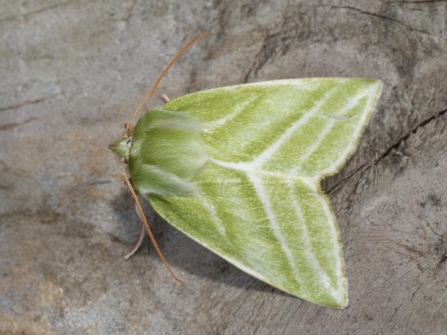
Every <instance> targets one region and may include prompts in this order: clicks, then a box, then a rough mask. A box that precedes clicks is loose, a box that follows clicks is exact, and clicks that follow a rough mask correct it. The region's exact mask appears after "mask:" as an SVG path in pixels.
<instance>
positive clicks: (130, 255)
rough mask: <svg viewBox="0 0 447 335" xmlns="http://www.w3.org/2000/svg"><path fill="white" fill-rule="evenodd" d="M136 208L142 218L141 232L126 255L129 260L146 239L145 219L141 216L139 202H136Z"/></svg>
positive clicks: (125, 257)
mask: <svg viewBox="0 0 447 335" xmlns="http://www.w3.org/2000/svg"><path fill="white" fill-rule="evenodd" d="M135 210H136V211H137V215H138V217H139V219H140V232H139V233H138V239H137V241H136V242H135V244H134V245H133V246H132V248H130V249H129V250H128V251H127V252H126V254H125V255H124V259H125V260H126V261H127V260H128V259H129V258H130V257H132V256H133V255H134V254H135V253H136V252H137V251H138V249H140V247H141V244H142V243H143V239H144V235H145V230H144V225H143V219H142V218H141V215H140V211H139V210H138V207H137V204H135Z"/></svg>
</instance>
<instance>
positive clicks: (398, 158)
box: [0, 0, 447, 334]
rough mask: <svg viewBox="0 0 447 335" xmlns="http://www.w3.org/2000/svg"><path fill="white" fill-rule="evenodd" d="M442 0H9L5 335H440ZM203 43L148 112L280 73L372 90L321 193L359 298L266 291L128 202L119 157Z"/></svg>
mask: <svg viewBox="0 0 447 335" xmlns="http://www.w3.org/2000/svg"><path fill="white" fill-rule="evenodd" d="M446 25H447V3H446V2H445V1H428V0H427V1H416V0H414V1H394V2H391V1H385V0H382V1H369V0H357V1H353V0H351V1H349V0H339V1H337V0H326V1H325V0H321V1H304V0H303V1H286V0H275V1H262V0H258V1H256V0H253V1H249V0H244V1H236V0H234V1H226V0H214V1H211V0H210V1H197V0H177V1H173V0H169V1H143V0H138V1H119V0H110V1H106V0H103V1H99V0H96V1H91V0H89V1H86V0H73V1H56V0H34V1H21V0H20V1H19V0H0V33H1V40H0V78H1V79H0V143H1V149H0V277H1V279H0V333H1V334H304V333H309V334H378V333H380V334H390V333H392V334H422V333H424V334H444V333H445V329H447V318H446V310H447V302H446V301H447V300H446V299H447V262H446V259H447V222H446V216H447V207H446V206H447V198H446V190H447V172H446V171H447V153H446V150H447V145H446V144H447V132H446V121H447V115H446V114H445V112H446V111H447V43H446V37H447V27H446ZM204 30H209V31H210V32H211V34H210V35H208V36H207V37H204V38H202V39H201V40H199V41H198V42H197V43H196V44H195V45H194V46H193V47H192V48H191V49H190V50H189V51H188V52H187V53H186V54H185V55H184V56H183V57H182V58H181V59H180V60H179V61H178V63H177V64H176V65H175V66H174V68H173V69H172V70H171V72H170V73H169V74H168V75H167V77H166V78H165V79H164V80H163V81H162V83H161V85H160V87H159V89H158V90H157V93H156V94H155V96H154V97H153V98H152V100H151V101H150V102H149V104H148V107H153V106H156V105H160V104H162V101H161V99H160V96H161V94H163V93H164V94H167V95H168V96H170V97H171V98H173V97H177V96H181V95H183V94H185V93H188V92H193V91H196V90H201V89H206V88H211V87H219V86H224V85H230V84H240V83H245V82H254V81H261V80H270V79H281V78H300V77H319V76H324V77H326V76H342V77H374V78H380V79H382V81H383V82H384V84H385V86H384V93H383V96H382V98H381V100H380V103H379V106H378V110H377V112H376V113H375V114H374V116H373V117H372V120H371V122H370V124H369V126H368V128H367V131H366V133H365V135H364V136H363V138H362V141H361V143H360V145H359V150H358V151H357V152H356V153H355V155H354V156H353V157H352V158H351V160H350V161H349V162H348V164H347V165H346V167H345V168H344V169H343V170H342V171H341V172H340V173H339V174H337V175H336V176H334V177H331V178H329V179H327V180H326V181H325V182H324V185H323V186H324V189H325V190H326V192H327V193H328V194H329V197H330V199H331V203H332V204H333V207H334V211H335V213H336V216H337V218H338V221H339V225H340V229H341V234H342V240H343V242H344V250H345V257H346V263H347V275H348V279H349V284H350V286H349V287H350V301H351V303H350V305H349V307H348V308H347V309H346V310H342V311H339V310H331V309H327V308H323V307H319V306H316V305H313V304H311V303H308V302H305V301H302V300H300V299H297V298H295V297H292V296H290V295H287V294H284V293H282V292H280V291H278V290H276V289H273V288H272V287H270V286H269V285H267V284H264V283H262V282H260V281H258V280H256V279H254V278H252V277H250V276H249V275H246V274H245V273H243V272H242V271H240V270H238V269H236V268H235V267H233V266H231V265H229V264H228V263H227V262H226V261H224V260H222V259H220V258H219V257H217V256H215V255H214V254H212V253H211V252H209V251H207V250H206V249H204V248H203V247H201V246H200V245H198V244H196V243H195V242H193V241H192V240H190V239H188V238H187V237H185V236H184V235H182V234H181V233H179V232H178V231H176V230H175V229H173V228H171V227H170V226H169V224H167V223H166V222H164V221H163V220H162V219H161V218H160V217H158V216H157V215H156V214H154V213H153V211H152V210H151V209H150V208H148V206H146V207H147V208H146V209H147V213H148V218H149V221H150V223H151V224H152V226H153V227H154V231H155V235H156V238H157V240H158V242H159V244H160V247H161V248H162V250H163V252H164V254H165V256H166V258H167V259H168V260H169V262H170V264H171V265H172V267H173V268H174V270H175V271H176V273H177V274H178V275H179V276H180V277H181V278H182V279H183V280H184V281H185V285H179V284H177V283H176V282H175V281H174V280H172V279H171V278H170V276H169V274H168V273H167V271H166V270H165V268H164V266H163V264H162V263H161V262H160V260H159V259H158V257H157V256H156V255H155V253H154V251H153V248H152V247H151V246H150V245H149V243H147V242H146V243H145V244H144V247H143V249H142V250H141V251H140V252H139V253H138V254H137V255H136V256H135V257H133V258H132V259H131V260H129V261H127V262H125V261H124V260H123V258H122V256H123V254H124V252H125V251H126V250H127V248H129V247H130V245H131V244H132V242H133V241H134V239H135V237H136V235H137V232H138V218H137V216H136V214H135V212H134V208H133V201H132V199H131V197H130V195H129V193H128V191H127V190H126V187H125V186H124V185H123V180H122V176H121V172H120V166H119V163H118V162H117V160H116V159H115V158H114V157H113V155H112V154H111V152H110V151H109V150H108V148H107V146H108V144H109V143H110V142H112V141H113V140H114V139H115V138H116V137H117V136H119V135H120V134H121V133H122V131H123V128H122V127H123V124H124V122H126V121H127V120H128V118H129V117H130V115H131V114H132V112H133V111H134V110H135V109H136V107H137V106H138V104H139V103H140V102H141V100H142V98H143V96H144V95H145V94H146V91H147V90H148V88H149V87H150V85H151V83H153V81H154V80H155V78H156V77H157V76H158V74H160V72H161V71H162V69H163V68H164V66H165V65H166V64H167V63H168V61H169V60H170V59H171V58H172V57H173V56H174V54H175V53H176V52H177V51H178V50H179V49H180V48H181V47H182V46H183V45H184V44H185V43H186V42H187V41H188V40H189V39H191V38H192V37H193V36H195V35H196V34H197V33H198V32H200V31H204Z"/></svg>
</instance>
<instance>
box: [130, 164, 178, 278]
mask: <svg viewBox="0 0 447 335" xmlns="http://www.w3.org/2000/svg"><path fill="white" fill-rule="evenodd" d="M121 168H122V169H123V174H124V178H125V179H126V184H127V186H128V187H129V190H130V193H132V196H133V199H134V200H135V205H136V206H137V209H138V213H139V216H140V219H141V220H142V221H143V223H144V226H145V228H146V231H147V233H148V235H149V238H150V239H151V242H152V244H153V245H154V248H155V251H156V252H157V254H158V256H159V257H160V259H161V261H162V262H163V264H164V265H165V266H166V269H168V271H169V273H170V274H171V276H172V278H174V279H175V280H176V281H178V282H179V283H181V284H183V281H182V280H181V279H180V278H178V277H177V276H176V275H175V273H174V271H172V269H171V267H170V266H169V264H168V262H167V261H166V259H165V257H164V256H163V254H162V253H161V250H160V248H159V247H158V244H157V241H155V237H154V235H153V234H152V231H151V228H149V224H148V223H147V220H146V217H145V216H144V213H143V209H142V208H141V205H140V202H139V201H138V197H137V194H136V193H135V191H134V189H133V187H132V185H131V184H130V181H129V179H128V178H127V175H126V169H125V168H124V161H121Z"/></svg>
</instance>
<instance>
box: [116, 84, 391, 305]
mask: <svg viewBox="0 0 447 335" xmlns="http://www.w3.org/2000/svg"><path fill="white" fill-rule="evenodd" d="M381 90H382V83H381V81H379V80H375V79H345V78H310V79H288V80H275V81H267V82H259V83H253V84H245V85H237V86H230V87H221V88H216V89H211V90H207V91H201V92H196V93H193V94H188V95H185V96H182V97H180V98H177V99H174V100H171V101H169V102H168V103H167V104H165V105H164V106H162V107H158V108H155V109H153V110H150V111H148V112H147V113H146V114H144V115H143V116H142V117H141V118H140V119H139V121H138V122H137V124H136V126H135V128H134V129H131V128H130V127H128V128H127V129H128V130H127V131H126V134H125V135H124V136H123V137H122V138H120V139H118V140H117V141H116V142H115V143H114V144H113V145H112V146H111V149H112V150H113V151H114V152H115V154H117V155H118V156H119V157H120V158H122V160H123V162H124V163H125V164H126V165H127V169H128V173H129V175H130V182H131V184H132V186H133V188H134V189H135V190H136V191H137V192H138V193H139V194H141V195H142V196H144V197H146V198H147V199H148V200H149V202H150V204H151V205H152V207H153V208H154V209H155V211H156V212H157V213H158V214H159V215H160V216H162V217H163V218H164V219H165V220H166V221H168V222H169V223H171V224H172V225H173V226H174V227H176V228H177V229H179V230H180V231H182V232H183V233H185V234H186V235H188V236H189V237H191V238H192V239H194V240H195V241H197V242H198V243H200V244H201V245H203V246H205V247H207V248H208V249H209V250H211V251H213V252H214V253H216V254H218V255H220V256H221V257H223V258H224V259H226V260H227V261H228V262H230V263H232V264H233V265H235V266H237V267H238V268H240V269H242V270H243V271H245V272H247V273H248V274H250V275H252V276H254V277H256V278H258V279H260V280H262V281H264V282H266V283H268V284H270V285H272V286H274V287H276V288H278V289H280V290H282V291H285V292H288V293H290V294H292V295H295V296H297V297H300V298H302V299H305V300H308V301H310V302H313V303H316V304H319V305H322V306H327V307H332V308H345V307H346V306H347V304H348V294H347V280H346V277H345V268H344V259H343V252H342V245H341V242H340V234H339V229H338V226H337V223H336V219H335V216H334V214H333V212H332V210H331V207H330V204H329V202H328V199H327V198H326V196H325V195H324V194H323V192H322V190H321V188H320V180H321V179H323V178H324V177H326V176H329V175H333V174H335V173H336V172H337V171H338V170H339V169H340V168H341V167H342V166H343V164H344V163H345V162H346V160H347V159H348V158H349V157H350V156H351V155H352V153H353V152H354V151H355V148H356V146H357V143H358V141H359V138H360V136H361V134H362V132H363V130H364V128H365V125H366V124H367V122H368V120H369V118H370V116H371V113H372V112H373V110H374V108H375V105H376V102H377V100H378V98H379V96H380V94H381Z"/></svg>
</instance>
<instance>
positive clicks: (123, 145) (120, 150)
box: [109, 123, 133, 162]
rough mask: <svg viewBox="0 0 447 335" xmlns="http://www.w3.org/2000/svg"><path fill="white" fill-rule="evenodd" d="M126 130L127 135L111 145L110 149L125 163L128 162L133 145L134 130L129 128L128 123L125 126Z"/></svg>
mask: <svg viewBox="0 0 447 335" xmlns="http://www.w3.org/2000/svg"><path fill="white" fill-rule="evenodd" d="M124 128H125V129H126V132H125V134H124V135H123V136H122V137H120V138H119V139H117V140H116V141H115V142H114V143H113V144H111V145H109V149H110V150H112V151H113V152H114V153H115V155H117V156H118V157H119V158H122V159H124V161H125V162H128V161H129V152H130V147H131V145H132V132H133V129H132V128H130V127H128V125H127V123H126V124H125V125H124Z"/></svg>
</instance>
